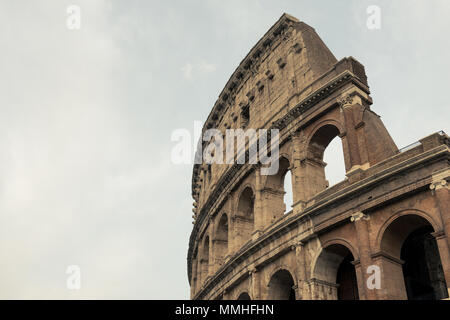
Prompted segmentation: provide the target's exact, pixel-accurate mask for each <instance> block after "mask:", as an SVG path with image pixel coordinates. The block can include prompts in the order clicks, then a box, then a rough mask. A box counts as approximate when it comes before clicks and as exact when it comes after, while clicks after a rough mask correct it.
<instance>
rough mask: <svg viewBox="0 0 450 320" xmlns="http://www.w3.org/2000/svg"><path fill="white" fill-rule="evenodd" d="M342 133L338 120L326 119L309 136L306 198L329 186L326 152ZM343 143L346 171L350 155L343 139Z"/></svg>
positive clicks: (306, 165)
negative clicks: (326, 171)
mask: <svg viewBox="0 0 450 320" xmlns="http://www.w3.org/2000/svg"><path fill="white" fill-rule="evenodd" d="M341 133H342V128H341V126H340V124H339V123H338V122H336V121H333V120H325V121H322V122H320V123H319V124H318V125H316V126H315V127H314V129H313V130H312V131H311V134H310V135H309V137H308V138H307V140H306V141H307V143H306V149H305V153H306V157H305V161H304V170H303V171H304V173H303V174H304V179H305V181H308V186H307V188H306V191H305V196H306V200H308V199H310V198H312V197H314V196H315V195H316V194H318V193H320V192H321V191H323V190H325V189H327V188H328V187H329V182H328V181H327V179H326V175H325V167H326V165H327V164H326V163H325V162H324V153H325V149H326V148H327V147H328V145H329V144H330V142H331V141H332V140H333V139H334V138H336V137H340V136H341ZM341 144H342V157H343V158H344V162H345V169H344V173H345V172H346V171H347V170H348V169H349V168H348V164H347V163H348V159H347V158H348V157H347V156H346V154H345V152H344V150H345V148H344V147H345V146H344V142H343V141H342V139H341ZM338 162H339V161H338Z"/></svg>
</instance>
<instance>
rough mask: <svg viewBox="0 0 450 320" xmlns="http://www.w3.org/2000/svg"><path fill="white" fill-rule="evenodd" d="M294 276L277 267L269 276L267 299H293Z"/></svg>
mask: <svg viewBox="0 0 450 320" xmlns="http://www.w3.org/2000/svg"><path fill="white" fill-rule="evenodd" d="M294 285H295V282H294V278H293V277H292V274H291V273H290V272H289V271H288V270H286V269H279V270H277V271H275V273H274V274H273V275H272V276H271V277H270V280H269V284H268V285H267V286H268V299H269V300H295V290H294Z"/></svg>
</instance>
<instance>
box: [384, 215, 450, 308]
mask: <svg viewBox="0 0 450 320" xmlns="http://www.w3.org/2000/svg"><path fill="white" fill-rule="evenodd" d="M434 231H435V230H434V229H433V227H432V226H431V224H430V223H429V222H428V221H427V220H426V219H425V218H423V217H421V216H418V215H415V214H408V215H404V216H401V217H399V218H397V219H395V220H394V221H393V222H392V223H391V224H390V225H389V226H388V227H387V228H386V230H385V232H384V234H383V237H382V240H381V250H382V251H383V252H385V253H387V254H389V255H390V256H392V257H394V258H397V259H399V261H404V263H403V265H401V264H394V265H393V264H392V262H389V267H390V277H391V278H392V279H394V281H391V283H390V288H389V290H388V291H391V292H392V294H393V295H394V296H391V297H388V298H391V299H405V298H407V299H410V300H440V299H444V298H448V292H447V285H446V282H445V277H444V271H443V268H442V262H441V257H440V254H439V249H438V245H437V242H436V239H435V238H434V236H433V235H432V233H433V232H434ZM382 262H383V263H385V262H384V261H382ZM385 264H386V265H388V262H386V263H385ZM395 281H397V282H395ZM399 290H400V291H399Z"/></svg>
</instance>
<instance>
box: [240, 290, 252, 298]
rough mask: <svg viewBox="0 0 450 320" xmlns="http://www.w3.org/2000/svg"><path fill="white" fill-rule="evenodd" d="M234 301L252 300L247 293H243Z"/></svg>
mask: <svg viewBox="0 0 450 320" xmlns="http://www.w3.org/2000/svg"><path fill="white" fill-rule="evenodd" d="M236 300H252V298H250V295H249V294H248V292H246V291H244V292H241V293H240V294H239V295H238V297H237V299H236Z"/></svg>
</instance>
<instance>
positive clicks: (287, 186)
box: [284, 170, 294, 213]
mask: <svg viewBox="0 0 450 320" xmlns="http://www.w3.org/2000/svg"><path fill="white" fill-rule="evenodd" d="M284 192H285V194H284V204H285V206H286V209H285V211H284V212H285V213H288V212H289V211H291V210H292V204H293V203H294V199H293V193H292V175H291V171H290V170H288V171H287V172H286V174H285V175H284Z"/></svg>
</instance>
